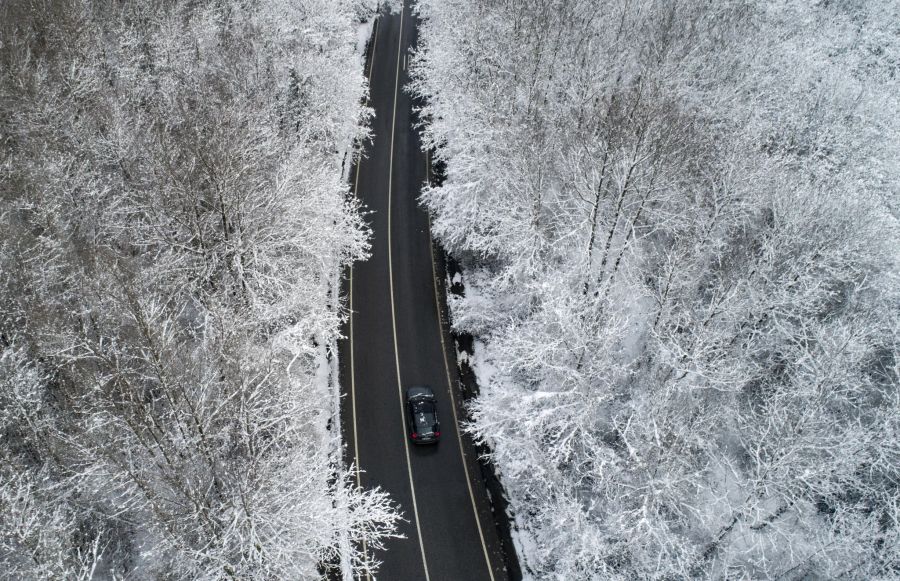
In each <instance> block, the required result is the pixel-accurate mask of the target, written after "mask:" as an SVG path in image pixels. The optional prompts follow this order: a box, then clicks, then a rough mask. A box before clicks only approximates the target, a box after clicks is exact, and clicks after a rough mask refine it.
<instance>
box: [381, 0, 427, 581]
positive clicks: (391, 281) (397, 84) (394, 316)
mask: <svg viewBox="0 0 900 581" xmlns="http://www.w3.org/2000/svg"><path fill="white" fill-rule="evenodd" d="M405 9H406V2H405V0H404V2H403V3H402V4H401V6H400V32H399V34H398V41H397V73H396V76H395V78H394V117H393V120H392V121H391V152H390V164H389V170H388V172H389V173H388V232H387V234H388V282H389V284H390V291H391V325H392V327H393V331H394V363H395V364H396V366H397V391H398V394H399V396H400V400H399V401H400V419H401V425H402V426H403V450H404V451H405V452H406V470H407V473H408V474H409V490H410V492H411V493H412V503H413V515H414V516H415V519H416V535H418V537H419V551H420V552H421V553H422V566H423V568H424V569H425V581H431V578H430V577H429V575H428V561H427V560H426V558H425V543H424V541H423V540H422V527H421V525H420V523H419V507H418V504H417V503H416V486H415V484H414V483H413V473H412V463H411V462H410V460H409V441H408V440H407V439H406V422H404V421H403V415H404V413H405V412H404V410H403V382H402V381H401V379H400V349H399V348H398V346H397V314H396V307H395V305H394V262H393V256H392V250H391V247H392V244H391V203H392V191H391V190H392V187H393V177H394V132H395V130H396V128H397V93H398V91H399V88H400V55H401V54H402V52H403V13H404V11H405Z"/></svg>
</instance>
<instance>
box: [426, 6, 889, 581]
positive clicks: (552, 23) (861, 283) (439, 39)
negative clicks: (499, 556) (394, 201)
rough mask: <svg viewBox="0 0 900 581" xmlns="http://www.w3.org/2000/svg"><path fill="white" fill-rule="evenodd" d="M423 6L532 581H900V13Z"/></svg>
mask: <svg viewBox="0 0 900 581" xmlns="http://www.w3.org/2000/svg"><path fill="white" fill-rule="evenodd" d="M418 10H419V14H420V17H421V18H422V25H421V27H420V30H421V38H420V43H419V47H418V50H417V52H416V54H415V58H414V59H413V61H412V71H413V75H414V78H415V80H414V82H413V84H412V87H410V89H409V90H411V91H412V92H413V93H414V94H416V95H417V96H419V97H420V98H421V99H422V100H423V103H424V104H423V106H422V110H421V115H422V118H423V119H424V121H425V123H424V130H425V135H426V142H427V146H428V147H429V148H431V149H433V151H434V158H435V160H436V161H437V163H438V165H440V166H441V167H443V168H445V169H446V180H445V181H444V182H443V183H441V184H440V185H434V186H431V187H428V188H426V189H425V190H424V191H423V193H422V196H421V200H422V202H423V204H424V205H425V206H426V207H427V209H428V211H429V212H430V213H431V214H432V219H433V232H434V234H435V236H436V238H437V239H438V240H439V241H440V243H441V244H442V245H443V246H444V248H445V249H446V250H447V251H448V252H449V254H450V255H452V256H453V257H454V258H455V259H456V260H458V261H459V262H460V264H461V266H462V276H461V280H457V281H454V282H462V283H463V284H464V288H465V292H464V295H463V296H458V297H451V298H450V301H451V305H450V307H451V312H452V322H453V325H454V328H455V329H456V331H457V332H460V333H469V334H471V335H473V336H474V337H475V340H476V341H475V345H476V348H475V352H474V355H472V356H471V359H472V361H471V363H472V365H473V367H474V369H475V371H476V373H477V375H478V379H479V387H480V395H479V396H478V397H477V398H475V399H474V401H473V402H472V403H471V404H470V406H469V410H468V411H469V414H470V421H469V423H468V425H467V429H468V431H469V432H470V433H471V434H472V435H473V436H474V437H475V438H476V439H477V440H478V441H480V442H481V443H483V444H484V445H485V446H487V449H488V450H489V451H490V453H489V460H490V461H492V462H493V463H494V464H495V465H496V468H497V470H498V473H499V475H500V478H501V480H502V482H503V485H504V488H505V493H506V495H507V497H508V501H509V503H510V513H511V515H512V518H513V520H514V541H515V543H516V547H517V552H518V553H519V559H520V561H521V563H522V567H523V572H524V574H525V576H526V578H530V579H557V580H576V579H577V580H581V579H584V580H587V579H597V580H601V579H602V580H614V579H621V580H626V579H660V580H662V579H798V580H799V579H860V580H873V579H898V578H900V380H898V373H900V359H898V357H900V354H898V353H900V352H898V347H900V342H898V331H900V316H898V314H900V313H898V311H900V296H898V295H900V284H898V282H900V281H898V274H900V269H898V258H900V255H898V249H900V229H898V216H900V214H898V211H900V202H898V191H900V190H898V183H900V179H898V178H900V171H898V169H900V167H898V160H900V140H898V135H900V116H898V115H897V112H898V111H900V29H898V23H900V5H898V3H897V2H896V1H893V0H882V1H873V2H857V1H853V0H846V1H835V2H832V1H821V2H803V1H799V0H778V1H775V2H763V1H757V0H724V1H722V2H707V1H705V0H674V1H668V0H667V1H662V0H637V1H634V2H632V1H621V0H419V2H418Z"/></svg>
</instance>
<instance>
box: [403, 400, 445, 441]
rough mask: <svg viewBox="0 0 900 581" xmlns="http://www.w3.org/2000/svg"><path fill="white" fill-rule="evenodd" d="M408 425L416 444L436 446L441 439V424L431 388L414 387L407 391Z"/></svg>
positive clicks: (410, 435)
mask: <svg viewBox="0 0 900 581" xmlns="http://www.w3.org/2000/svg"><path fill="white" fill-rule="evenodd" d="M406 423H407V425H408V428H409V439H410V440H412V441H413V443H414V444H436V443H437V441H438V440H439V439H440V438H441V423H440V422H439V421H438V413H437V406H436V405H435V402H434V392H433V391H431V388H430V387H427V386H413V387H410V388H409V389H407V390H406Z"/></svg>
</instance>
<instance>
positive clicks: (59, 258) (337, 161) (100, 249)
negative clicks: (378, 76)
mask: <svg viewBox="0 0 900 581" xmlns="http://www.w3.org/2000/svg"><path fill="white" fill-rule="evenodd" d="M375 7H376V6H375V3H374V2H359V1H357V2H350V1H348V2H331V1H327V2H326V1H322V0H304V1H302V2H297V3H293V4H285V3H283V2H269V1H265V0H260V1H254V2H249V3H238V2H225V3H222V2H200V3H194V4H190V5H188V4H178V3H176V4H172V3H166V2H125V3H103V2H101V3H83V2H78V1H71V0H48V1H47V2H42V3H40V9H38V7H37V5H35V4H34V3H31V2H18V1H13V2H6V3H4V4H3V5H2V7H0V70H2V75H0V103H2V106H0V222H2V231H3V236H2V239H0V285H2V286H0V353H2V359H0V390H2V391H0V402H2V406H0V408H2V409H0V415H2V417H0V419H2V420H3V423H2V426H3V427H2V430H3V432H2V440H0V458H2V459H3V464H4V466H3V468H2V480H0V505H2V506H0V508H2V515H3V516H2V518H3V522H2V527H3V530H2V535H3V536H2V543H0V564H3V565H4V566H3V567H2V568H3V573H0V577H2V578H7V576H8V578H11V579H12V578H59V579H71V578H84V579H87V578H92V577H93V576H104V577H110V578H151V577H152V578H157V577H159V578H163V577H165V578H172V579H226V578H241V579H244V578H247V579H271V578H290V579H302V578H317V577H318V576H319V575H320V570H322V569H323V568H328V567H336V566H344V567H345V569H346V570H347V571H348V572H350V571H354V570H355V571H363V570H366V569H367V568H369V567H371V566H372V563H370V562H369V563H367V562H366V560H365V559H364V558H362V556H361V555H360V554H359V551H360V548H361V546H362V545H361V541H365V542H366V543H367V544H368V545H369V546H378V545H379V543H381V542H383V539H384V538H386V537H387V536H390V535H392V534H394V533H393V530H394V525H395V523H396V520H397V518H399V517H398V515H397V514H396V512H395V510H394V508H393V506H392V504H391V502H390V501H389V499H388V498H387V496H386V495H385V493H383V492H382V491H380V490H360V489H357V487H356V486H355V484H353V483H352V482H351V481H350V480H349V479H348V478H347V477H346V475H345V474H344V472H343V468H342V467H341V454H340V448H339V443H340V441H339V438H338V437H337V435H336V433H335V432H334V431H333V428H331V427H330V426H331V425H333V423H334V418H335V414H336V412H337V410H336V409H335V408H334V402H336V398H335V397H334V393H333V390H334V389H336V386H335V384H334V381H335V380H334V378H331V377H329V376H328V370H329V368H330V365H329V363H328V357H329V356H330V354H331V353H332V352H333V351H334V349H335V343H336V338H337V336H338V332H339V331H338V326H339V323H340V321H341V318H342V316H343V313H342V307H341V304H340V297H339V292H338V289H339V286H338V284H337V282H338V277H339V276H340V272H341V270H342V268H343V267H344V266H345V265H346V264H347V263H348V262H349V261H351V260H356V259H360V258H362V257H364V256H365V253H366V252H367V233H366V231H365V227H364V225H363V222H362V220H361V218H360V216H359V214H358V213H357V208H356V206H355V204H354V203H353V202H351V201H347V200H348V196H347V187H346V185H345V184H344V183H342V181H341V172H342V164H343V163H344V161H345V160H344V159H343V152H344V151H345V150H346V149H347V148H351V147H352V146H353V145H354V144H355V143H356V142H358V140H360V139H362V138H364V137H365V135H366V130H365V122H366V120H367V119H368V116H369V114H370V112H369V111H368V110H367V109H366V108H365V107H364V106H363V105H362V104H361V102H362V100H361V97H362V96H363V95H364V91H365V85H364V83H365V81H364V77H363V74H362V62H361V58H360V55H359V54H358V53H357V52H356V46H355V45H356V40H357V39H356V27H357V26H358V20H359V19H360V18H362V17H365V18H368V17H371V16H372V10H373V9H374V8H375Z"/></svg>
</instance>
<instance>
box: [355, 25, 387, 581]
mask: <svg viewBox="0 0 900 581" xmlns="http://www.w3.org/2000/svg"><path fill="white" fill-rule="evenodd" d="M379 21H380V18H379V17H378V16H376V17H375V30H374V31H373V32H372V55H371V57H370V60H369V79H368V80H369V86H368V87H366V88H367V90H368V91H369V95H371V91H372V71H374V70H375V47H376V46H378V22H379ZM363 64H364V65H365V61H363ZM363 73H364V74H365V69H363ZM369 101H370V99H369V96H368V95H367V96H366V104H368V103H369ZM362 159H363V158H362V155H360V156H359V159H358V160H357V161H356V177H355V178H354V179H353V196H354V197H355V198H357V199H359V168H360V166H362ZM350 407H351V409H352V415H353V460H354V463H355V464H356V487H357V488H359V489H361V488H362V478H361V476H360V471H361V468H360V465H359V438H358V436H357V433H358V430H357V427H356V365H355V358H354V353H353V263H352V262H351V263H350ZM362 550H363V564H364V565H365V567H366V581H372V574H371V573H369V550H368V547H367V546H366V540H365V539H363V540H362ZM354 577H355V575H354Z"/></svg>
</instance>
